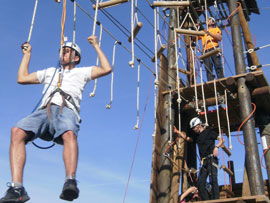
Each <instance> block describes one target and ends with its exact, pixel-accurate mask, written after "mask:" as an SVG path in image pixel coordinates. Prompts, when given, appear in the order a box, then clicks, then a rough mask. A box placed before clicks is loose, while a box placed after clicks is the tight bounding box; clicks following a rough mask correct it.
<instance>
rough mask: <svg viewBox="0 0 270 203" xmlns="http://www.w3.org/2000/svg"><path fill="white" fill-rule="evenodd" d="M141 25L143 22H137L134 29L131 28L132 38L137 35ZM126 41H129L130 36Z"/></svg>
mask: <svg viewBox="0 0 270 203" xmlns="http://www.w3.org/2000/svg"><path fill="white" fill-rule="evenodd" d="M142 26H143V23H142V22H138V24H137V25H136V27H135V29H134V30H133V38H134V39H135V37H136V36H137V34H138V32H139V31H140V29H141V28H142ZM128 41H129V42H131V36H130V37H129V38H128Z"/></svg>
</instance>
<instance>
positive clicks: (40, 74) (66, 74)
mask: <svg viewBox="0 0 270 203" xmlns="http://www.w3.org/2000/svg"><path fill="white" fill-rule="evenodd" d="M91 71H92V66H91V67H82V68H73V69H71V70H65V69H64V70H62V83H61V86H60V88H61V89H62V90H63V91H64V92H65V93H67V94H69V95H71V96H72V98H73V100H74V103H75V105H76V107H77V108H78V110H80V103H81V100H82V93H83V90H84V87H85V85H86V84H87V82H89V81H90V80H91ZM54 72H55V68H54V67H51V68H47V69H44V70H39V71H37V78H38V81H39V82H40V83H42V84H44V89H43V92H42V93H43V94H44V92H45V91H46V89H47V87H48V85H49V84H50V82H51V79H52V77H53V74H54ZM58 77H59V69H57V71H56V73H55V76H54V78H53V81H52V83H51V85H50V87H49V89H48V90H47V92H46V94H45V95H44V97H43V99H42V102H41V105H40V108H42V107H44V106H46V104H47V102H48V101H49V98H48V97H49V96H50V94H51V93H52V92H53V91H54V90H55V89H56V88H57V83H58ZM51 102H52V103H54V104H56V105H59V106H61V104H62V102H63V101H62V96H61V95H60V93H59V92H56V93H55V94H54V96H53V98H52V100H51ZM66 102H67V105H68V107H69V108H71V109H72V110H73V111H74V112H75V113H79V112H76V110H75V108H74V106H73V105H72V104H71V103H69V101H66Z"/></svg>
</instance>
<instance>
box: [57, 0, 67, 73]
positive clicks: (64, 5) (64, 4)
mask: <svg viewBox="0 0 270 203" xmlns="http://www.w3.org/2000/svg"><path fill="white" fill-rule="evenodd" d="M65 22H66V0H63V10H62V18H61V45H60V53H59V61H61V57H62V54H63V49H62V46H63V44H64V31H65ZM59 74H60V73H59Z"/></svg>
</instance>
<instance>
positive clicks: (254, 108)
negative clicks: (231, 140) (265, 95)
mask: <svg viewBox="0 0 270 203" xmlns="http://www.w3.org/2000/svg"><path fill="white" fill-rule="evenodd" d="M251 104H252V105H253V110H252V112H251V113H250V114H249V116H248V117H247V118H246V119H245V120H244V121H243V122H242V123H241V125H240V126H239V128H238V130H237V139H238V141H239V142H240V144H242V145H244V144H243V143H242V142H241V140H240V138H239V132H240V130H241V128H242V126H243V125H244V124H245V123H246V122H247V121H248V119H249V118H250V117H251V116H252V115H253V114H254V112H255V111H256V105H255V104H254V103H253V102H252V103H251Z"/></svg>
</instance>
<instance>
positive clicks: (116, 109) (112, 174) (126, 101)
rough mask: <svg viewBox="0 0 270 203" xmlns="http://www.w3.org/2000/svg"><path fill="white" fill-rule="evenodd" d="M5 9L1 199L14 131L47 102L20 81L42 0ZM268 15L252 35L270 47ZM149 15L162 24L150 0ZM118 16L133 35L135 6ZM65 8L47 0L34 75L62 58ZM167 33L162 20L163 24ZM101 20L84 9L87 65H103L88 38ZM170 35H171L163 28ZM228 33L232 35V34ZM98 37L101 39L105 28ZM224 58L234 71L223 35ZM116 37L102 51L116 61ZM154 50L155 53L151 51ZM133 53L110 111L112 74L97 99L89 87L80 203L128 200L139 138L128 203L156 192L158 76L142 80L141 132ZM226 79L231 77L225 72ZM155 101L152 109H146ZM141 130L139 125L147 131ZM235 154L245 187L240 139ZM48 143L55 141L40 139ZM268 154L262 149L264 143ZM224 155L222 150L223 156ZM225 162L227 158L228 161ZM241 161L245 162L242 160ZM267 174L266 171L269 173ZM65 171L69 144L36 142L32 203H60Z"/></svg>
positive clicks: (68, 30)
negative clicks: (19, 72) (153, 182)
mask: <svg viewBox="0 0 270 203" xmlns="http://www.w3.org/2000/svg"><path fill="white" fill-rule="evenodd" d="M1 3H2V6H1V7H0V19H1V20H0V26H1V31H0V35H1V38H0V41H1V47H2V49H1V51H0V56H1V64H2V69H1V70H2V74H1V75H0V83H1V88H0V93H1V101H0V104H1V108H0V114H1V118H0V121H1V122H0V168H1V176H0V194H1V196H2V195H3V194H4V193H5V191H6V189H7V187H6V186H5V183H6V182H9V181H10V180H11V177H10V169H9V157H8V150H9V142H10V129H11V127H12V126H14V125H15V124H16V122H17V121H18V120H19V119H21V118H22V117H24V116H26V115H28V114H29V113H30V112H31V111H32V109H33V108H34V106H35V105H36V103H37V102H38V100H39V99H40V97H41V90H42V86H41V85H28V86H23V85H19V84H17V83H16V78H17V70H18V67H19V64H20V61H21V58H22V53H21V50H20V45H21V44H22V43H23V42H25V41H26V40H27V38H28V34H29V29H30V23H31V19H32V14H33V8H34V1H26V0H20V1H12V0H2V1H1ZM78 3H79V4H80V5H81V6H82V7H83V8H84V9H85V10H86V11H87V12H88V13H90V15H91V16H94V10H93V9H92V8H91V6H92V3H91V1H86V0H84V1H78ZM258 6H259V8H262V9H261V10H260V12H261V15H255V14H252V15H251V22H250V30H251V32H252V33H253V34H254V35H255V36H256V42H257V46H263V45H266V44H269V43H270V41H269V37H268V33H269V32H270V28H269V26H267V25H266V23H267V22H266V21H267V19H268V18H269V17H270V9H269V8H270V2H269V1H268V0H259V1H258ZM138 7H139V9H140V10H141V11H142V13H143V14H144V15H145V16H146V17H147V18H148V19H149V21H150V22H152V24H154V19H153V17H154V14H153V10H152V9H151V8H150V7H149V6H148V4H147V2H146V1H138ZM107 11H109V12H110V13H111V14H112V15H113V16H114V17H115V18H117V19H118V20H119V21H120V22H121V24H123V25H124V26H125V27H126V28H127V29H128V30H130V3H126V4H123V5H120V6H117V7H113V8H108V9H107ZM61 12H62V5H61V4H57V3H55V2H54V1H53V0H50V1H39V4H38V8H37V14H36V20H35V25H34V29H33V33H32V38H31V40H30V43H31V45H32V59H31V63H30V71H31V72H32V71H37V70H40V69H43V68H47V67H50V66H55V65H56V64H57V61H58V50H59V46H60V33H61V28H60V18H61ZM72 18H73V5H72V3H71V2H70V1H67V19H66V27H65V36H67V37H68V39H69V40H70V41H71V40H72V31H73V30H72V28H73V20H72ZM138 18H139V20H140V21H142V22H143V23H144V26H143V29H142V31H141V32H140V33H139V35H138V37H139V38H140V40H141V41H142V42H143V43H145V44H146V45H147V46H148V47H149V48H150V49H151V50H152V52H154V30H153V28H152V27H151V25H150V24H149V23H148V22H147V20H146V19H145V18H144V17H143V16H142V15H141V14H140V13H138ZM98 19H99V21H100V22H101V23H102V24H103V26H104V27H105V28H106V29H108V30H109V31H110V32H111V33H112V34H113V35H114V36H115V37H117V39H118V40H120V41H121V42H122V43H123V45H124V46H125V47H127V48H129V49H130V48H131V45H130V43H128V42H127V37H126V36H125V35H123V34H122V33H121V32H120V31H119V30H118V29H117V28H116V27H115V25H113V24H112V23H111V22H110V21H109V20H108V19H107V18H106V17H105V16H104V15H103V14H102V13H101V12H99V13H98ZM160 23H161V24H160V28H161V27H162V21H161V20H160ZM92 29H93V21H92V20H91V19H90V18H89V17H88V16H86V15H85V14H84V13H83V12H82V11H81V10H80V9H77V24H76V42H77V43H78V44H79V46H80V47H81V49H82V62H81V64H80V65H81V66H89V65H95V63H96V53H95V52H94V51H93V49H92V47H91V46H90V45H89V44H88V43H87V40H86V39H87V37H88V36H89V35H91V34H92ZM162 32H163V33H164V30H163V31H162ZM224 32H225V31H224ZM96 35H97V36H98V35H99V27H97V30H96ZM223 39H224V54H225V57H226V59H227V61H228V62H229V64H230V67H231V68H232V71H233V72H234V65H233V57H232V48H231V45H230V43H229V41H228V39H227V35H225V34H223ZM113 44H114V40H113V39H112V38H111V37H110V36H109V35H108V34H107V33H105V32H103V37H102V43H101V47H102V49H103V50H104V52H105V54H106V55H107V57H108V59H109V60H110V61H112V50H113ZM269 49H270V48H269V47H268V48H265V49H262V50H259V51H258V56H259V59H260V62H261V64H269V63H270V61H269V54H268V53H269ZM148 53H149V52H148ZM135 55H136V56H138V57H139V58H140V59H141V60H142V61H143V62H144V63H145V64H146V65H147V66H148V67H150V68H151V69H153V68H154V64H153V63H152V62H150V60H149V58H148V57H146V56H145V54H143V53H142V51H140V50H139V49H138V48H135ZM130 60H131V55H130V54H129V53H128V52H127V51H126V50H125V49H123V48H122V47H120V46H117V47H116V56H115V66H114V100H113V103H112V107H111V109H110V110H108V109H106V108H105V106H106V105H107V104H109V102H110V83H111V77H110V76H107V77H104V78H101V79H99V80H98V86H97V91H96V96H95V97H94V98H90V97H89V93H90V92H91V91H92V89H93V82H91V83H90V84H88V85H87V86H86V88H85V92H84V95H83V101H82V103H81V117H82V120H83V121H82V124H81V130H80V133H79V138H78V142H79V148H80V149H79V151H80V152H79V153H80V157H79V164H78V173H77V179H78V180H79V188H80V191H81V193H80V197H79V199H78V200H75V201H74V202H78V203H85V202H94V203H105V202H106V203H108V202H109V203H119V202H122V201H123V198H124V193H125V188H126V184H127V180H128V175H129V170H130V166H131V163H132V157H133V153H134V149H135V146H136V141H137V138H138V136H139V135H140V142H139V145H138V148H137V154H136V158H135V162H134V167H133V171H132V175H131V179H130V183H129V188H128V193H127V196H126V202H128V203H141V202H149V188H150V175H151V159H152V144H153V139H152V134H153V130H154V91H153V82H152V73H151V72H150V71H149V70H148V69H147V68H146V67H145V66H143V65H141V81H140V125H141V120H142V115H143V112H144V111H145V115H144V122H143V124H142V129H141V131H139V130H133V127H134V125H135V124H136V119H137V118H136V113H137V110H136V98H137V96H136V88H137V66H136V65H137V64H135V68H134V69H132V68H130V67H129V65H128V61H130ZM263 70H264V71H265V75H266V78H267V79H268V78H269V74H270V72H269V67H265V68H263ZM225 74H226V76H229V75H230V71H229V70H228V67H225ZM149 84H150V85H151V86H150V87H151V89H150V93H149V94H150V96H149V100H147V95H148V89H149ZM146 104H147V106H146V108H144V107H145V105H146ZM140 125H139V126H140ZM232 139H233V152H232V153H233V155H232V157H231V159H232V160H237V162H235V170H236V171H235V172H236V175H237V182H240V181H242V176H243V162H242V161H241V160H243V159H244V156H243V154H244V147H243V146H240V145H239V143H238V141H237V139H236V137H233V138H232ZM37 143H39V144H40V145H45V146H47V145H48V143H45V142H42V141H40V140H38V141H37ZM259 150H260V152H261V145H259ZM220 154H221V153H220ZM220 159H222V156H220ZM238 160H240V161H238ZM263 171H264V169H263ZM219 174H220V175H219V181H220V184H223V182H224V177H223V172H222V171H220V172H219ZM264 174H265V171H264ZM64 178H65V174H64V166H63V161H62V147H61V146H56V147H53V148H52V149H49V150H40V149H37V148H36V147H34V146H33V145H31V144H29V145H27V162H26V167H25V171H24V185H25V187H26V189H27V192H28V193H29V195H30V197H31V200H30V201H29V202H30V203H31V202H32V203H34V202H39V203H48V202H53V203H60V202H63V201H62V200H60V199H59V195H60V193H61V190H62V186H63V183H64Z"/></svg>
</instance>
